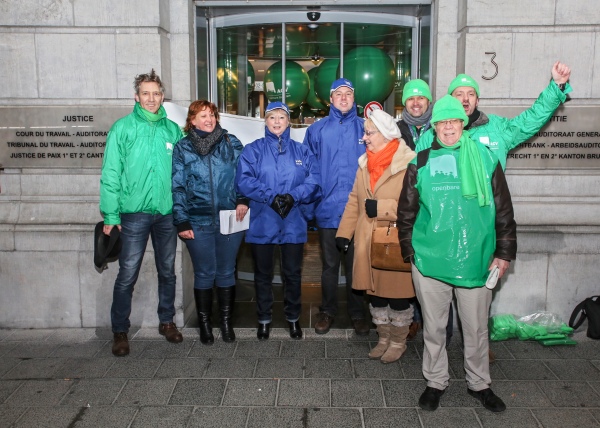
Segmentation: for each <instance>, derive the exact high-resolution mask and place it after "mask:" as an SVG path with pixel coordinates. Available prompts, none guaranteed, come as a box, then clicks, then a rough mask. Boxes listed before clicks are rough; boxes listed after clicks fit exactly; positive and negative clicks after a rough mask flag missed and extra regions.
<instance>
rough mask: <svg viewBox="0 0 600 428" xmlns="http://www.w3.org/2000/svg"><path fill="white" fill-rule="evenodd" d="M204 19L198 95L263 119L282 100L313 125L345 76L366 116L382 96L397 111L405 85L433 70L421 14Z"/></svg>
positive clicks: (297, 120) (301, 121)
mask: <svg viewBox="0 0 600 428" xmlns="http://www.w3.org/2000/svg"><path fill="white" fill-rule="evenodd" d="M199 21H202V20H199ZM205 22H207V29H206V30H204V29H203V28H201V27H200V25H198V26H197V34H198V36H197V44H198V53H199V58H198V64H199V67H198V95H199V96H202V95H203V94H206V93H210V98H211V101H213V102H215V104H216V105H217V106H218V107H219V111H221V112H223V113H229V114H234V115H240V116H249V117H263V115H264V109H265V107H266V104H267V103H268V102H270V101H275V100H278V101H284V102H285V103H287V104H288V106H289V107H290V109H291V110H292V115H291V116H292V122H293V123H294V124H296V125H297V126H302V125H309V124H310V123H313V122H314V121H315V120H318V119H319V118H320V117H323V116H326V115H327V114H328V109H329V88H330V86H331V83H332V82H333V81H334V80H335V79H337V78H339V77H345V78H347V79H349V80H351V81H352V82H353V84H354V86H355V99H356V103H357V106H358V109H359V114H362V109H363V108H364V106H365V105H366V104H367V103H369V102H371V101H377V102H379V103H380V104H381V105H382V106H383V107H384V109H385V110H386V111H388V112H389V113H390V114H392V115H396V116H398V115H399V114H400V112H401V109H402V104H401V99H402V88H403V86H404V84H405V83H406V82H407V81H408V80H410V79H411V78H416V77H418V76H419V74H420V73H421V74H422V75H421V77H422V78H423V77H426V76H428V75H429V70H428V69H427V70H423V67H426V68H428V65H429V58H427V59H426V60H425V61H423V59H422V58H421V59H420V58H419V56H418V55H419V53H421V54H422V53H423V52H426V53H427V55H428V52H429V49H427V50H426V51H425V50H424V49H422V48H423V46H422V44H421V43H420V42H419V40H420V39H421V34H420V33H421V25H420V24H421V18H420V17H417V16H408V15H393V14H389V13H353V12H343V11H323V12H320V13H319V18H318V19H317V20H315V21H311V20H310V19H307V13H306V11H285V12H283V11H282V12H278V11H272V13H260V14H258V13H247V14H238V15H224V16H220V17H215V18H210V19H208V20H206V21H205ZM428 30H429V28H428ZM205 33H206V36H204V34H205ZM426 40H429V37H428V35H427V37H426ZM202 46H206V48H203V47H202ZM413 46H420V47H421V49H413ZM201 52H207V58H200V53H201ZM203 59H205V61H203ZM201 62H203V63H205V64H207V65H208V66H207V67H204V69H203V70H200V64H201ZM208 70H214V72H211V71H208ZM207 86H208V88H206V87H207ZM203 88H206V89H204V90H203Z"/></svg>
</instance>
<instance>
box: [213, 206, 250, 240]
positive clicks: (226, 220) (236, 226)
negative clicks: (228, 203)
mask: <svg viewBox="0 0 600 428" xmlns="http://www.w3.org/2000/svg"><path fill="white" fill-rule="evenodd" d="M219 220H220V222H221V233H222V234H223V235H230V234H232V233H236V232H241V231H243V230H247V229H248V227H250V210H248V212H247V213H246V216H245V217H244V219H243V220H242V221H237V220H236V218H235V210H221V211H219Z"/></svg>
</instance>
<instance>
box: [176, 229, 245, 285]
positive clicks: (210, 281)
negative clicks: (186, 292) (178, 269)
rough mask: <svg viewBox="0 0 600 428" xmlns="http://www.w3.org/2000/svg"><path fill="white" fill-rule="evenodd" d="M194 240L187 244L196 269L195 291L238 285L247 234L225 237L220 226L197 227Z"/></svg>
mask: <svg viewBox="0 0 600 428" xmlns="http://www.w3.org/2000/svg"><path fill="white" fill-rule="evenodd" d="M193 230H194V239H187V240H185V245H186V246H187V249H188V251H189V253H190V257H191V259H192V264H193V265H194V288H197V289H201V290H202V289H204V290H206V289H209V288H212V287H213V285H216V286H217V287H231V286H234V285H235V262H236V259H237V253H238V250H239V248H240V244H241V243H242V239H243V238H244V232H238V233H232V234H231V235H222V234H221V232H220V231H219V226H204V227H200V226H193Z"/></svg>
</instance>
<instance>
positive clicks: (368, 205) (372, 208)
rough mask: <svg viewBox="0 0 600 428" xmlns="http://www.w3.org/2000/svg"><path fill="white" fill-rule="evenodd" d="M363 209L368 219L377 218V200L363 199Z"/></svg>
mask: <svg viewBox="0 0 600 428" xmlns="http://www.w3.org/2000/svg"><path fill="white" fill-rule="evenodd" d="M365 209H366V210H367V216H369V218H373V217H377V199H365Z"/></svg>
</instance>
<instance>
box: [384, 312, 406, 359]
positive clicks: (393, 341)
mask: <svg viewBox="0 0 600 428" xmlns="http://www.w3.org/2000/svg"><path fill="white" fill-rule="evenodd" d="M388 316H389V317H390V322H391V324H390V345H389V346H388V348H387V351H385V353H384V354H383V355H382V356H381V359H380V361H381V362H382V363H383V364H389V363H393V362H394V361H398V360H399V359H400V357H401V356H402V354H404V352H405V351H406V337H407V336H408V330H409V325H410V323H411V322H412V317H413V308H412V306H411V307H409V308H408V309H405V310H403V311H395V310H393V309H391V308H389V309H388Z"/></svg>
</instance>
